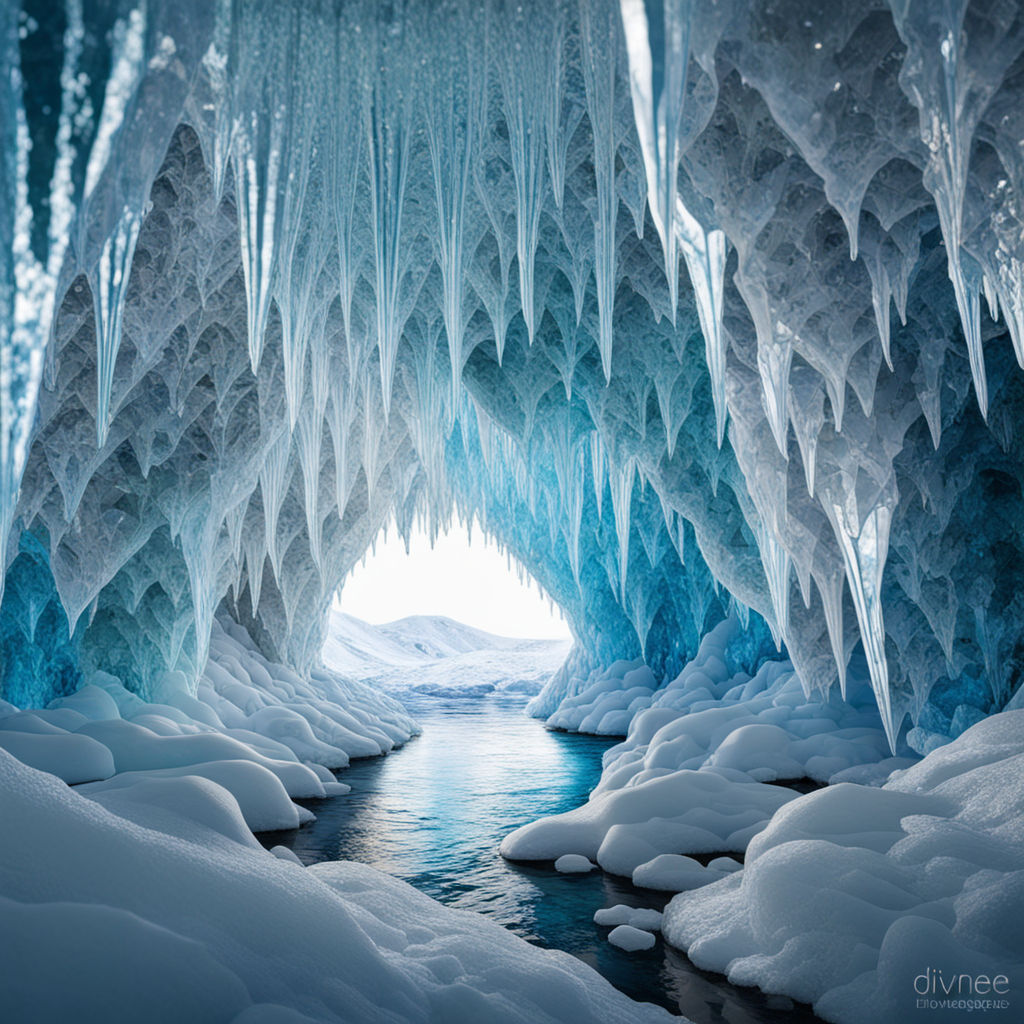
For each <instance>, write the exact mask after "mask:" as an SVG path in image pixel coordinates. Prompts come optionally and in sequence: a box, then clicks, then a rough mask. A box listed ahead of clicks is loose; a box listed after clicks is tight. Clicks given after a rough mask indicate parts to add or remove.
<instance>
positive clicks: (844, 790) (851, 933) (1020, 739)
mask: <svg viewBox="0 0 1024 1024" xmlns="http://www.w3.org/2000/svg"><path fill="white" fill-rule="evenodd" d="M1022 919H1024V711H1008V712H1004V713H1003V714H1000V715H996V716H993V717H991V718H988V719H986V720H985V721H983V722H980V723H979V724H977V725H975V726H973V727H972V728H970V729H969V730H967V731H966V732H965V733H963V734H962V735H961V736H960V737H959V738H958V739H957V740H955V741H953V742H952V743H950V744H948V745H947V746H944V747H942V748H940V749H937V750H935V751H934V752H933V753H931V754H929V755H928V756H927V757H926V758H924V759H923V760H922V761H921V762H920V763H918V764H917V765H915V766H913V767H911V768H909V769H907V770H905V771H902V772H899V773H897V774H896V775H894V776H893V777H892V778H891V779H890V780H889V781H888V782H887V783H886V784H885V785H884V786H882V787H880V788H877V787H867V786H858V785H853V784H849V783H842V784H837V785H833V786H829V787H828V788H827V789H824V790H821V791H819V792H816V793H812V794H809V795H807V796H804V797H802V798H800V799H798V800H794V801H792V802H791V803H789V804H787V805H786V806H785V807H784V808H783V809H782V810H781V811H779V813H778V814H776V815H775V817H774V818H773V819H772V821H771V823H770V824H769V826H768V827H767V828H766V829H765V830H764V831H763V832H761V834H760V835H758V836H757V837H756V838H755V839H754V840H753V841H752V842H751V843H750V845H749V847H748V849H747V855H746V862H745V866H744V868H743V870H742V871H738V872H735V873H733V874H732V875H731V876H730V877H728V878H725V879H723V880H722V881H719V882H717V883H716V884H714V885H710V886H706V887H705V888H702V889H700V890H698V891H696V892H686V893H682V894H681V895H679V896H676V897H675V898H674V899H673V900H672V902H671V903H670V904H669V906H668V908H667V909H666V911H665V916H664V928H663V931H664V935H665V938H666V939H667V940H668V941H669V942H671V943H672V944H674V945H676V946H679V947H680V948H682V949H685V950H687V952H688V954H689V956H690V958H691V959H692V960H693V961H694V963H696V964H697V965H698V966H700V967H704V968H708V969H711V970H716V971H721V972H723V973H726V974H727V975H728V976H729V978H730V980H731V981H733V982H736V983H738V984H743V985H757V986H758V987H760V988H761V989H763V990H764V991H766V992H779V993H785V994H787V995H789V996H791V997H792V998H794V999H797V1000H800V1001H804V1002H808V1003H813V1004H814V1007H815V1009H816V1010H817V1011H818V1012H819V1013H820V1014H821V1015H822V1016H823V1017H825V1018H826V1019H828V1020H833V1021H839V1022H843V1024H846V1022H849V1024H860V1022H864V1024H867V1022H875V1021H895V1020H906V1019H909V1018H910V1017H911V1016H912V1014H913V1013H914V1011H915V1006H916V1005H917V1004H916V1000H917V999H918V998H920V997H921V996H927V997H929V998H934V997H937V998H939V999H940V1000H941V999H942V998H945V997H946V996H948V995H949V994H950V992H952V995H953V997H954V999H961V998H962V999H966V1000H967V1001H968V1002H970V1001H972V1000H977V999H979V998H982V999H995V998H998V995H999V992H1000V989H999V988H993V987H992V982H993V980H994V979H995V977H996V976H998V975H1002V976H1004V978H1005V979H1008V984H1009V986H1010V987H1012V993H1016V994H1011V995H1010V1000H1011V1006H1010V1009H1009V1010H1008V1014H1007V1015H1009V1016H1011V1017H1012V1016H1013V1015H1018V1016H1019V1012H1020V1008H1019V1006H1018V1005H1017V1001H1018V999H1019V982H1020V979H1021V977H1024V931H1022V929H1021V926H1020V922H1021V920H1022ZM929 972H931V973H930V974H929ZM982 976H984V977H985V978H986V979H987V982H988V983H986V982H985V981H981V982H980V983H978V984H977V985H976V980H977V979H979V978H981V977H982ZM922 978H923V979H924V980H922ZM933 978H937V979H939V981H938V982H936V986H938V987H935V986H932V979H933ZM965 978H966V981H965V980H964V979H965ZM950 979H955V981H953V982H952V984H953V985H954V988H953V989H950V988H949V987H945V988H944V987H943V986H948V985H949V984H950V983H951V982H950ZM940 982H941V984H940ZM968 982H969V983H970V984H969V985H968ZM1001 985H1002V983H1001ZM1006 991H1007V988H1006V987H1005V986H1004V987H1002V992H1003V993H1004V994H1005V993H1006ZM967 1008H971V1009H973V1008H976V1007H975V1006H974V1005H972V1006H971V1007H967V1006H962V1007H961V1008H960V1009H959V1011H958V1010H956V1009H954V1010H950V1011H947V1012H946V1014H945V1015H942V1014H941V1013H936V1015H935V1018H934V1019H936V1020H946V1019H961V1017H960V1016H958V1013H962V1011H963V1009H967ZM977 1008H981V1007H977ZM1007 1015H997V1016H996V1018H995V1019H1003V1018H1004V1016H1007ZM929 1019H931V1017H930V1018H929Z"/></svg>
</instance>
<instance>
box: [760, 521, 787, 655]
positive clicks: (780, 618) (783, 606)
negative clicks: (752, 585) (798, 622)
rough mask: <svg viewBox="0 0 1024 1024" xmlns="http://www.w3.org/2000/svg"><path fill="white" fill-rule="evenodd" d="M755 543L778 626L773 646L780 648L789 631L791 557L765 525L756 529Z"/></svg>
mask: <svg viewBox="0 0 1024 1024" xmlns="http://www.w3.org/2000/svg"><path fill="white" fill-rule="evenodd" d="M757 545H758V547H759V548H760V549H761V562H762V564H763V565H764V574H765V578H766V579H767V581H768V593H769V594H770V596H771V599H772V607H773V608H774V609H775V621H776V625H777V627H778V632H777V635H775V630H773V631H772V632H773V635H775V646H776V647H778V648H779V649H780V650H781V647H782V645H781V642H780V641H785V639H786V635H787V634H788V633H789V574H790V569H791V566H792V559H791V557H790V554H789V552H788V551H787V550H786V549H785V548H784V547H783V546H782V545H781V544H780V543H779V542H778V540H776V538H775V535H774V534H773V533H771V532H770V529H769V527H767V526H763V527H761V529H760V530H759V531H758V537H757Z"/></svg>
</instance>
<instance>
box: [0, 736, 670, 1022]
mask: <svg viewBox="0 0 1024 1024" xmlns="http://www.w3.org/2000/svg"><path fill="white" fill-rule="evenodd" d="M145 785H146V786H147V787H148V792H147V795H146V799H144V800H138V801H135V800H130V799H122V800H120V801H116V802H115V799H114V798H116V797H120V796H122V795H128V794H131V793H132V792H133V790H134V789H136V788H137V787H130V788H126V789H123V790H119V791H108V792H106V793H103V794H101V797H102V800H103V801H104V802H106V801H108V800H109V801H110V807H109V809H108V807H107V806H101V804H100V802H98V801H97V800H93V799H85V798H83V796H82V795H80V794H79V793H77V792H75V791H73V790H70V789H68V788H67V787H66V786H65V785H64V784H63V783H62V782H60V781H59V780H57V779H55V778H54V777H53V776H52V775H50V774H46V773H43V772H39V771H36V770H34V769H32V768H29V767H27V766H26V765H23V764H21V763H20V762H19V761H17V760H15V759H14V758H13V757H11V756H10V755H8V754H7V753H5V752H3V751H0V817H2V820H3V822H4V856H3V858H2V860H0V893H2V894H3V895H2V896H0V946H2V947H3V949H4V950H5V953H4V956H3V957H2V958H0V990H2V991H3V992H4V1013H5V1015H7V1016H8V1017H9V1018H10V1019H11V1020H19V1021H28V1020H33V1021H40V1022H42V1021H59V1020H103V1021H106V1022H109V1024H121V1022H124V1024H127V1022H130V1021H141V1020H145V1021H147V1022H149V1021H156V1022H159V1024H181V1022H182V1021H189V1022H190V1024H191V1022H209V1024H223V1022H236V1024H270V1022H274V1024H278V1022H284V1021H288V1022H289V1024H297V1022H301V1021H316V1022H319V1024H330V1022H339V1024H340V1022H344V1024H352V1022H366V1024H371V1022H372V1024H376V1022H385V1021H390V1022H395V1024H397V1022H406V1021H408V1022H422V1024H426V1022H428V1021H441V1020H444V1021H456V1020H459V1021H462V1020H465V1021H470V1020H479V1021H484V1020H486V1021H489V1022H490V1021H494V1022H498V1024H554V1022H556V1021H561V1022H565V1024H586V1022H594V1024H597V1022H607V1024H611V1022H618V1021H624V1020H630V1021H636V1022H637V1024H640V1022H644V1024H648V1022H649V1024H655V1022H665V1024H667V1022H669V1021H671V1020H676V1019H677V1018H674V1017H671V1016H670V1015H669V1014H668V1013H666V1012H665V1011H664V1010H661V1009H659V1008H657V1007H653V1006H649V1005H645V1004H637V1003H633V1002H632V1001H630V1000H629V999H627V998H626V997H625V996H623V995H621V994H620V993H619V992H617V991H616V990H615V989H614V988H612V986H611V985H610V984H609V983H608V982H606V981H605V980H604V979H603V978H601V977H600V976H599V975H598V974H596V973H595V972H594V971H593V970H591V969H590V968H589V967H587V966H586V965H585V964H583V963H582V962H580V961H578V960H576V959H575V958H573V957H571V956H569V955H568V954H565V953H559V952H553V951H548V950H542V949H538V948H536V947H534V946H532V945H530V944H529V943H527V942H525V941H523V940H522V939H519V938H517V937H516V936H514V935H513V934H511V933H510V932H508V931H506V930H505V929H503V928H500V927H498V926H497V925H494V924H492V923H490V922H488V921H486V920H484V919H483V918H481V917H478V916H477V915H475V914H470V913H466V912H459V911H452V910H448V909H446V908H444V907H442V906H441V905H440V904H438V903H436V902H434V901H433V900H431V899H429V898H428V897H426V896H424V895H422V894H421V893H419V892H417V891H416V890H415V889H413V888H411V887H410V886H408V885H406V884H405V883H403V882H400V881H397V880H395V879H393V878H390V877H388V876H386V875H383V874H381V873H379V872H377V871H375V870H373V869H372V868H368V867H365V866H362V865H358V864H352V863H333V864H324V865H320V866H318V867H317V868H316V869H312V870H307V869H305V868H302V867H301V866H299V865H297V864H295V863H294V862H293V861H291V860H290V859H287V858H280V857H277V856H274V855H272V854H271V853H268V852H266V851H264V850H263V849H262V848H260V847H259V846H258V844H256V843H255V842H254V841H253V840H252V837H251V836H250V835H249V834H248V831H247V830H245V829H244V826H242V825H241V824H240V822H239V821H238V820H237V818H236V820H235V827H237V828H240V829H241V833H240V835H239V836H237V837H236V836H232V835H231V834H230V832H231V825H230V814H229V813H228V807H229V805H220V808H219V811H218V810H217V809H216V808H217V804H216V794H217V793H218V792H220V793H221V794H224V790H223V789H220V787H216V786H213V785H212V784H211V783H209V782H206V781H205V780H199V779H195V778H186V779H182V778H162V779H150V780H148V782H147V783H145ZM158 787H167V793H168V796H167V798H166V799H164V800H163V801H155V800H154V799H152V798H153V795H154V793H155V792H156V789H157V788H158ZM181 787H186V788H188V787H193V790H194V791H193V794H192V798H191V799H189V800H186V801H180V800H177V799H176V796H175V794H177V796H180V795H181V792H182V790H181ZM200 793H205V794H206V797H207V801H208V802H207V804H206V805H205V809H204V810H203V812H202V814H200V815H199V816H198V817H197V816H195V815H194V814H193V813H192V811H193V810H194V809H195V808H196V807H197V806H198V796H199V794H200ZM234 813H235V814H236V815H237V808H236V809H235V812H234ZM246 840H247V841H246ZM54 964H59V977H60V984H54Z"/></svg>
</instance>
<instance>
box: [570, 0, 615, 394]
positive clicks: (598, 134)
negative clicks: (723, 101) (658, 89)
mask: <svg viewBox="0 0 1024 1024" xmlns="http://www.w3.org/2000/svg"><path fill="white" fill-rule="evenodd" d="M580 29H581V35H582V50H583V76H584V83H585V85H586V90H587V115H588V117H589V119H590V126H591V133H592V135H593V139H594V176H595V179H596V184H597V219H596V220H595V221H594V278H595V281H596V284H597V316H598V336H597V346H598V350H599V351H600V353H601V368H602V369H603V370H604V379H605V381H610V380H611V379H612V348H613V337H612V322H613V312H614V306H615V272H616V253H617V249H616V244H615V222H616V220H617V219H618V213H619V199H618V194H617V193H616V191H615V153H616V147H615V123H614V117H615V78H616V66H615V65H616V59H615V58H616V54H617V52H618V41H619V40H618V24H617V16H616V13H615V10H614V7H613V6H612V5H611V4H592V3H588V2H583V3H581V4H580ZM578 319H579V317H578V316H577V320H578Z"/></svg>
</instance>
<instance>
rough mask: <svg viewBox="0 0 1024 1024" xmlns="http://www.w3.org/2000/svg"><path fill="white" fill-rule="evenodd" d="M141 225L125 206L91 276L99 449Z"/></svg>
mask: <svg viewBox="0 0 1024 1024" xmlns="http://www.w3.org/2000/svg"><path fill="white" fill-rule="evenodd" d="M141 225H142V218H141V217H140V216H139V214H137V213H136V212H135V211H134V210H131V209H129V208H128V207H125V209H124V211H123V212H122V214H121V217H120V219H119V220H118V222H117V227H116V228H115V229H114V232H113V234H112V235H111V236H110V237H109V238H108V239H107V241H106V243H105V244H104V246H103V251H102V253H101V254H100V259H99V262H98V263H97V265H96V269H95V270H94V272H93V274H92V275H91V281H90V284H91V286H92V293H93V301H94V302H95V305H96V444H97V446H98V447H100V448H102V447H103V445H104V444H105V443H106V440H107V431H108V430H109V428H110V398H111V392H112V391H113V388H114V367H115V365H116V363H117V353H118V350H119V349H120V347H121V317H122V315H123V313H124V303H125V296H126V293H127V291H128V275H129V273H130V271H131V266H132V257H133V256H134V255H135V246H136V243H137V242H138V240H139V228H140V227H141Z"/></svg>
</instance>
